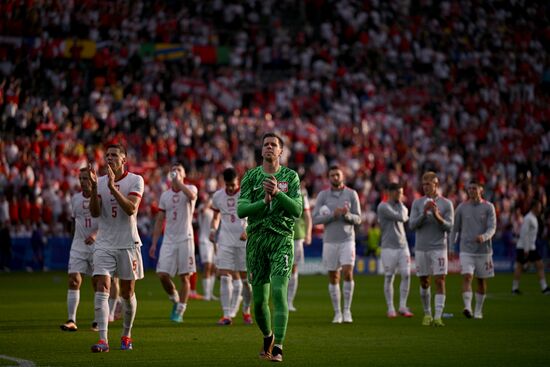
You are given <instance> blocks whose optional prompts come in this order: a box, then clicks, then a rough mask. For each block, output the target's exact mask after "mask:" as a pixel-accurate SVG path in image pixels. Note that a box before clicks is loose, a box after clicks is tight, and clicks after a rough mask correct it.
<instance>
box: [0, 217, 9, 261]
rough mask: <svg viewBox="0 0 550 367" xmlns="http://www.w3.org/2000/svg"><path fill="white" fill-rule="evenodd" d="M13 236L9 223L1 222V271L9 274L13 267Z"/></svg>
mask: <svg viewBox="0 0 550 367" xmlns="http://www.w3.org/2000/svg"><path fill="white" fill-rule="evenodd" d="M11 246H12V243H11V235H10V228H9V225H8V222H7V221H1V222H0V271H5V272H8V271H10V266H11Z"/></svg>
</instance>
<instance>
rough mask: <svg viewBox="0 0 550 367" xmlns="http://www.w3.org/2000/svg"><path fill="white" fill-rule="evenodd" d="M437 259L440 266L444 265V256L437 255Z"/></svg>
mask: <svg viewBox="0 0 550 367" xmlns="http://www.w3.org/2000/svg"><path fill="white" fill-rule="evenodd" d="M437 261H438V262H439V266H440V267H444V266H445V258H444V257H438V258H437Z"/></svg>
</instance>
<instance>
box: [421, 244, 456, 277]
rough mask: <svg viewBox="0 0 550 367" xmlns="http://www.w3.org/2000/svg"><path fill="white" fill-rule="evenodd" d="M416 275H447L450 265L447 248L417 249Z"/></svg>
mask: <svg viewBox="0 0 550 367" xmlns="http://www.w3.org/2000/svg"><path fill="white" fill-rule="evenodd" d="M415 261H416V275H418V276H419V277H425V276H428V275H445V274H447V269H448V266H449V260H448V259H447V250H446V249H445V250H431V251H416V253H415Z"/></svg>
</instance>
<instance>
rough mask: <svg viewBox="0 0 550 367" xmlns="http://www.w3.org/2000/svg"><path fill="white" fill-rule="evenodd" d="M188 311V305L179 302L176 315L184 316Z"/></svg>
mask: <svg viewBox="0 0 550 367" xmlns="http://www.w3.org/2000/svg"><path fill="white" fill-rule="evenodd" d="M186 309H187V303H181V302H178V303H177V306H176V313H177V314H178V315H179V316H183V314H184V313H185V310H186Z"/></svg>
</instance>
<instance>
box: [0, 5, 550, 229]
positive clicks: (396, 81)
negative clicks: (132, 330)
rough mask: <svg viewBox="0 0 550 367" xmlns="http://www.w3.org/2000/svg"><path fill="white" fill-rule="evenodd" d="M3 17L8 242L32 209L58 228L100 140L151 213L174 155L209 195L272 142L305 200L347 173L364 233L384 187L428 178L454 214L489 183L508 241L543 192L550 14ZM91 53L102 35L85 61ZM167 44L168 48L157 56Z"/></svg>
mask: <svg viewBox="0 0 550 367" xmlns="http://www.w3.org/2000/svg"><path fill="white" fill-rule="evenodd" d="M0 9H1V11H0V14H1V15H0V36H7V37H8V38H0V39H1V40H2V41H1V42H0V187H2V188H3V189H4V193H5V195H6V197H7V198H8V202H9V205H8V211H9V215H10V224H11V226H10V228H11V229H12V231H13V232H12V233H15V234H17V233H22V232H24V231H25V230H29V228H24V226H26V225H28V224H29V223H28V222H29V221H30V222H35V220H36V215H37V213H38V212H37V210H38V209H37V208H36V207H33V205H34V204H33V203H39V202H40V200H39V199H40V198H41V199H42V201H43V206H42V214H41V215H42V218H43V220H44V222H45V223H47V224H48V225H49V226H51V227H52V230H53V232H54V233H58V232H62V231H66V228H68V221H69V215H68V212H67V208H68V206H67V205H66V202H67V200H66V198H68V197H70V195H71V194H72V193H73V192H74V191H75V190H76V187H77V185H76V177H78V176H77V174H78V169H79V168H80V167H81V166H82V165H83V164H85V163H86V162H87V161H91V162H101V161H102V159H101V156H100V155H101V149H99V148H100V147H99V146H98V144H100V142H102V141H108V142H112V141H119V142H121V143H124V144H126V145H127V146H128V152H129V165H130V166H131V170H132V171H136V172H139V173H140V174H142V175H143V177H144V179H145V181H146V185H147V186H148V191H149V193H150V195H145V196H144V199H143V205H142V206H144V207H147V208H150V207H151V206H152V204H153V200H154V199H153V198H154V197H158V196H159V195H160V193H161V192H162V190H165V189H166V188H167V185H166V180H165V178H164V175H163V173H165V172H166V169H167V168H166V167H167V166H168V165H169V164H170V162H171V161H175V160H178V161H182V162H185V164H186V171H187V172H188V175H189V178H190V179H191V180H192V181H193V183H194V184H196V185H197V186H198V187H199V189H200V190H204V188H205V184H206V180H208V179H210V178H214V177H217V176H218V175H219V173H220V172H221V171H223V169H224V168H225V166H226V165H227V162H231V161H238V162H240V163H239V164H238V165H237V167H236V168H237V169H238V170H239V173H241V174H242V173H243V172H244V171H245V170H246V169H247V168H250V167H252V166H254V165H255V159H257V154H258V147H255V146H252V145H250V143H249V142H251V141H257V139H258V137H260V136H261V135H262V133H263V132H265V131H266V130H274V129H275V130H279V131H281V132H282V133H283V134H284V136H285V140H286V141H285V146H287V147H289V149H288V150H287V153H288V154H287V155H286V156H285V159H286V160H287V163H285V164H288V165H289V166H290V167H291V168H294V169H296V170H297V171H298V172H300V173H301V174H302V173H303V175H304V182H305V184H306V187H307V190H308V192H309V193H310V194H312V193H316V192H319V191H320V190H321V189H322V188H324V187H326V186H327V184H328V183H327V181H326V179H325V178H326V170H327V166H329V165H330V164H333V163H336V164H340V165H341V166H343V167H346V172H345V173H346V176H347V177H349V178H350V182H349V185H350V186H351V187H352V188H353V189H355V190H356V191H357V192H358V193H359V195H360V201H361V206H362V207H363V208H364V209H365V210H364V215H365V219H366V221H365V223H373V222H375V219H373V218H372V217H373V216H372V214H371V213H369V212H372V210H373V208H376V205H377V204H378V202H379V201H380V200H381V197H380V195H381V194H380V193H381V188H382V187H384V185H385V184H386V183H388V182H392V181H396V180H400V181H401V182H403V183H404V192H405V195H406V204H407V206H409V207H410V204H411V203H412V201H413V200H414V199H415V197H417V196H418V195H419V194H418V191H419V174H420V172H423V171H427V170H435V171H437V172H438V175H439V177H441V189H442V191H443V194H444V195H445V196H446V197H448V198H450V199H451V200H452V201H453V203H454V204H455V205H457V204H458V203H459V202H461V201H462V200H464V199H465V197H466V194H465V191H464V183H465V182H468V181H469V180H470V179H476V180H478V181H480V182H482V183H483V184H484V187H485V188H486V196H487V199H488V200H489V201H491V202H493V203H494V204H495V208H496V210H497V216H498V220H497V223H498V232H497V236H500V235H501V234H502V232H503V229H504V228H508V227H507V226H508V225H509V224H511V225H512V228H513V229H514V231H515V232H516V233H517V231H518V230H519V221H520V219H521V217H522V215H523V214H525V212H526V210H527V208H526V207H525V203H528V202H530V200H531V199H532V198H535V197H536V198H540V199H541V200H543V201H546V197H547V196H548V194H549V193H550V182H549V180H548V177H550V129H549V128H548V126H550V125H549V119H550V107H549V106H550V103H549V102H550V101H549V99H550V92H549V90H550V89H549V85H550V64H549V62H548V57H547V49H548V47H550V38H549V36H548V34H549V32H548V29H550V25H549V24H550V22H549V20H548V11H547V5H545V3H543V2H526V3H523V2H500V1H496V0H488V1H484V2H481V3H480V2H474V1H470V0H468V1H463V2H457V1H454V0H451V1H441V2H435V1H398V0H392V1H369V2H354V1H349V0H341V1H307V2H303V1H297V0H289V1H284V2H272V1H259V0H251V1H246V2H243V3H241V2H237V3H234V2H224V1H216V2H214V3H213V4H212V6H211V7H208V6H204V3H203V2H202V1H198V0H194V1H185V2H173V1H166V0H164V1H163V0H157V1H154V2H147V1H135V2H131V3H128V2H127V1H124V0H114V1H109V2H102V1H96V0H91V1H85V2H69V3H67V4H66V6H65V7H63V8H62V7H59V6H57V3H56V2H45V3H44V2H18V1H13V0H10V1H7V2H5V3H2V4H1V5H0ZM23 24H24V26H23ZM496 30H498V31H496ZM10 40H11V41H10ZM23 40H24V41H23ZM83 40H90V41H91V42H95V43H94V47H95V54H93V55H91V56H90V57H89V58H88V56H87V54H86V53H87V52H89V50H88V49H87V46H86V44H84V43H78V41H83ZM75 41H77V42H75ZM160 42H163V43H172V44H174V45H175V46H174V49H175V50H178V51H177V52H176V51H174V52H172V51H166V50H160V49H156V48H155V47H153V48H151V46H150V45H151V44H155V43H160ZM63 44H67V45H70V47H68V48H67V49H66V50H63V48H62V45H63ZM94 164H95V163H94ZM97 168H101V167H97ZM25 195H27V196H28V198H29V201H30V202H31V214H30V219H28V218H27V217H22V216H21V213H20V212H21V211H23V214H25V215H26V202H25V201H24V200H23V198H24V197H25ZM35 198H36V200H37V201H36V202H33V200H34V199H35ZM314 199H315V198H314V197H312V201H314ZM545 208H546V209H545V210H546V211H547V212H546V213H545V216H546V218H548V217H549V216H548V210H549V209H548V207H547V206H546V205H545ZM144 214H146V212H145V213H144ZM143 221H144V222H143V223H140V230H141V231H143V232H150V224H149V223H147V221H146V220H145V219H144V220H143ZM53 227H55V228H53ZM361 230H362V232H363V233H362V234H363V235H366V231H367V230H368V227H366V226H365V227H363V228H362V229H361ZM144 234H147V233H144Z"/></svg>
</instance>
